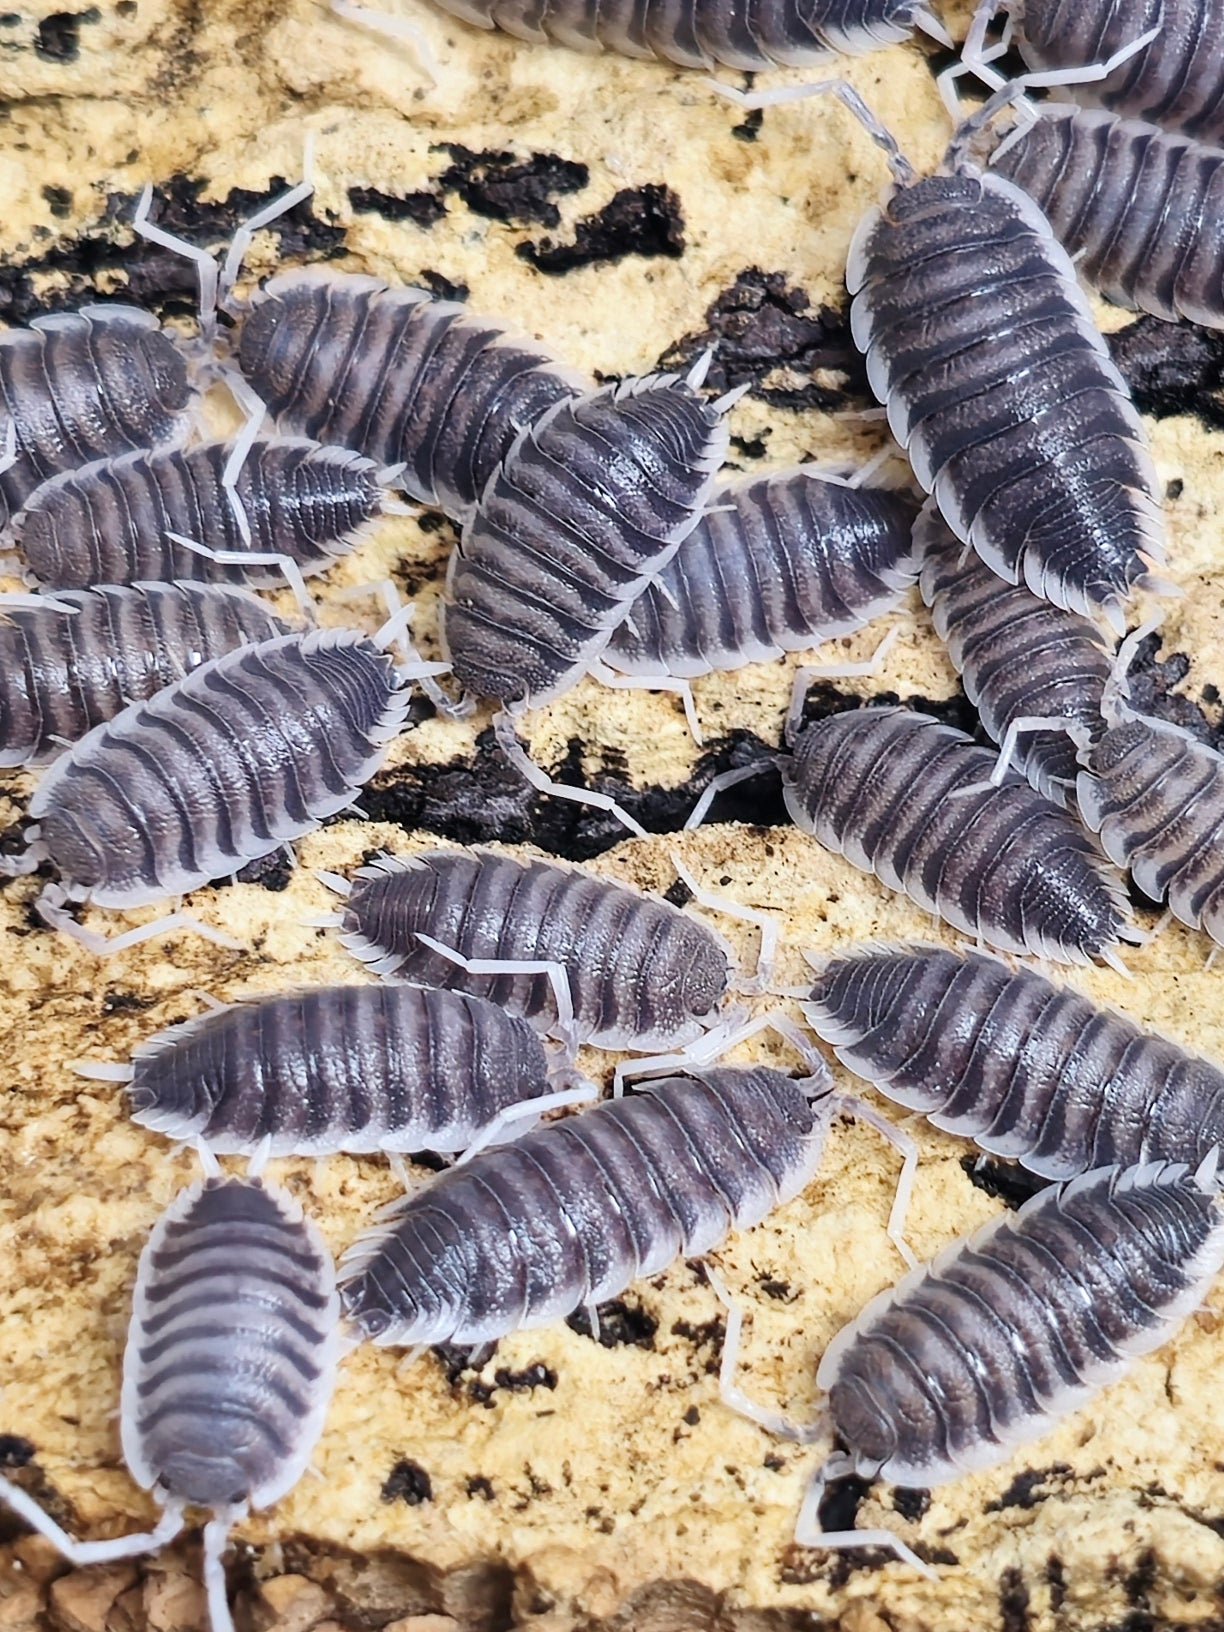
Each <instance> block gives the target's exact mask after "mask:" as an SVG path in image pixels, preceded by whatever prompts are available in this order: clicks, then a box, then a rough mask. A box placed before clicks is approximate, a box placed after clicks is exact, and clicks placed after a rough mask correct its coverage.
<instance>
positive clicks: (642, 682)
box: [587, 586, 705, 748]
mask: <svg viewBox="0 0 1224 1632" xmlns="http://www.w3.org/2000/svg"><path fill="white" fill-rule="evenodd" d="M656 587H657V586H656ZM587 673H588V674H589V675H590V676H591V678H592V679H593V680H598V681H599V683H600V685H601V686H611V687H612V688H613V689H614V690H618V691H670V692H674V693H675V695H676V696H677V697H679V698H680V701H681V702H682V703H683V705H684V718H685V720H686V721H687V722H688V728H689V731H690V733H691V734H692V738H693V741H694V742H695V743H696V744H697V746H698V747H699V748H700V747H701V746H702V745H703V744H704V742H705V738H704V737H703V736H702V734H701V721H700V720H699V719H698V717H697V705H696V703H695V702H694V701H693V688H692V686H690V685H689V683H688V681H687V680H678V679H676V678H675V677H674V676H673V675H669V674H617V673H616V671H615V670H614V669H610V668H608V666H607V664H606V663H592V664H591V666H590V668H589V669H588V670H587Z"/></svg>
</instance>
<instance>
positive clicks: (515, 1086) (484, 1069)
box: [77, 985, 557, 1157]
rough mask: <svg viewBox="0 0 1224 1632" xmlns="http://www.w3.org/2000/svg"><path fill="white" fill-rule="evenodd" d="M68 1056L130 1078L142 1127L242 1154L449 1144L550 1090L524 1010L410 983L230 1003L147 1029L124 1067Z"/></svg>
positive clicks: (96, 1073)
mask: <svg viewBox="0 0 1224 1632" xmlns="http://www.w3.org/2000/svg"><path fill="white" fill-rule="evenodd" d="M77 1069H78V1070H79V1071H81V1073H82V1074H83V1075H85V1076H90V1077H98V1078H101V1079H102V1080H105V1081H117V1082H123V1083H126V1084H127V1094H128V1099H129V1103H130V1106H131V1111H132V1118H133V1120H134V1121H136V1122H138V1123H140V1124H141V1125H142V1126H143V1127H146V1128H151V1129H153V1130H154V1131H155V1132H157V1133H161V1134H165V1135H166V1137H167V1138H170V1139H176V1140H184V1141H190V1142H192V1143H196V1144H203V1145H206V1146H207V1147H208V1148H209V1149H210V1150H212V1151H214V1152H215V1153H217V1154H235V1155H244V1156H251V1157H256V1156H262V1155H268V1156H330V1155H333V1154H334V1153H335V1152H337V1151H352V1152H357V1153H360V1152H369V1151H380V1150H387V1151H416V1150H432V1151H438V1152H440V1153H442V1154H444V1155H452V1154H454V1153H455V1152H457V1151H461V1150H465V1149H468V1148H470V1147H471V1146H472V1144H473V1142H474V1141H475V1139H476V1138H477V1135H478V1134H485V1133H487V1132H488V1130H489V1129H490V1128H491V1127H496V1128H500V1127H503V1126H506V1125H508V1124H511V1123H513V1122H515V1121H517V1120H519V1118H520V1117H521V1116H523V1115H524V1114H525V1113H526V1114H532V1115H537V1116H538V1115H539V1113H540V1111H541V1110H547V1109H549V1108H550V1104H553V1103H556V1102H557V1101H556V1098H552V1099H549V1098H548V1097H547V1096H549V1095H550V1084H549V1076H548V1060H547V1058H546V1056H545V1053H544V1047H543V1044H542V1043H541V1042H540V1039H539V1037H538V1036H537V1034H536V1032H535V1031H534V1030H533V1028H532V1027H531V1026H529V1025H528V1024H527V1022H526V1021H525V1020H520V1019H517V1018H515V1017H514V1016H512V1015H509V1014H506V1013H505V1012H504V1010H502V1009H500V1008H498V1007H497V1006H496V1005H495V1004H493V1003H487V1002H485V1000H484V999H483V998H480V997H471V996H469V995H467V994H465V993H462V992H449V991H430V990H426V989H422V988H420V987H417V986H385V985H380V986H324V987H316V988H314V989H312V990H309V991H300V992H291V993H285V994H282V995H279V996H276V997H268V998H261V999H258V1000H255V1001H252V1002H245V1003H237V1004H233V1005H231V1006H227V1007H223V1008H220V1009H217V1010H214V1011H213V1012H212V1013H210V1014H204V1015H201V1016H200V1017H199V1018H198V1019H195V1020H188V1021H186V1022H184V1023H183V1024H182V1025H178V1026H172V1027H171V1028H170V1029H169V1030H168V1031H163V1032H160V1033H159V1034H158V1035H157V1036H155V1037H151V1038H150V1039H149V1040H148V1041H147V1042H144V1043H142V1044H141V1045H140V1047H139V1048H137V1050H136V1052H135V1054H134V1055H133V1057H132V1062H131V1064H130V1065H128V1066H110V1065H102V1064H94V1063H90V1064H88V1065H82V1066H78V1068H77ZM265 1147H266V1148H265Z"/></svg>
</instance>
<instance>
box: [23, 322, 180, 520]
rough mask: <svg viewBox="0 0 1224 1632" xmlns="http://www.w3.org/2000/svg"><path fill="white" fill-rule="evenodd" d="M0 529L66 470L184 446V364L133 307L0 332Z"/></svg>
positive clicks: (155, 326)
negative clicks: (140, 450)
mask: <svg viewBox="0 0 1224 1632" xmlns="http://www.w3.org/2000/svg"><path fill="white" fill-rule="evenodd" d="M0 396H2V398H3V404H2V406H0V453H2V450H3V448H4V445H5V443H6V441H7V443H8V449H9V454H8V457H9V458H10V459H11V463H9V462H8V460H7V459H5V458H3V457H0V524H2V523H3V522H4V521H5V520H7V518H8V516H9V515H10V514H11V513H12V512H13V511H15V510H17V509H18V508H19V507H20V506H21V505H22V504H23V503H24V502H25V500H26V499H27V498H28V497H29V495H30V494H31V493H32V492H33V491H34V489H35V488H36V487H37V486H38V485H39V484H40V483H41V482H44V481H46V480H47V479H48V477H51V476H55V475H57V474H58V473H59V472H60V471H62V470H71V469H73V468H74V467H75V466H78V465H87V464H89V463H91V462H92V461H93V460H95V459H99V458H103V457H106V456H109V455H112V454H117V453H127V452H130V451H132V450H134V449H136V448H152V447H159V446H161V445H162V444H164V443H174V442H181V441H183V440H184V438H185V437H186V436H187V433H188V431H189V430H190V428H191V420H192V415H193V412H194V406H195V399H194V393H193V391H192V388H191V385H190V383H189V380H188V375H187V363H186V360H185V359H184V357H183V356H182V355H181V354H180V352H179V351H178V350H177V349H176V348H175V346H174V343H173V342H172V341H171V340H170V338H169V337H168V336H167V335H165V334H163V332H162V331H161V329H160V328H159V326H158V323H157V319H156V318H155V317H153V316H151V315H150V314H149V313H148V312H144V311H141V310H140V309H139V308H138V307H136V306H119V305H115V306H83V307H82V308H81V309H80V311H79V312H60V313H56V314H55V315H53V316H50V317H36V318H35V319H34V320H33V322H32V323H31V324H30V327H29V328H28V329H11V330H9V331H8V332H7V333H6V334H3V335H0Z"/></svg>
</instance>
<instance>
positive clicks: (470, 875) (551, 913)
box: [341, 850, 730, 1048]
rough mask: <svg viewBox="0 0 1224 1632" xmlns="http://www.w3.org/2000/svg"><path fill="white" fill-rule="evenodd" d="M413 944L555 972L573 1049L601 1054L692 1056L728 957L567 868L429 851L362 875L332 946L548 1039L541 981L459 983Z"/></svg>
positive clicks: (700, 929)
mask: <svg viewBox="0 0 1224 1632" xmlns="http://www.w3.org/2000/svg"><path fill="white" fill-rule="evenodd" d="M419 933H424V934H426V935H429V936H430V937H431V938H432V939H434V940H436V941H440V942H441V943H442V944H443V945H444V946H447V947H449V948H451V949H452V950H453V951H456V952H459V953H460V954H462V956H464V957H465V958H481V959H483V958H497V959H505V960H511V961H513V962H536V961H539V960H547V961H549V962H552V963H558V964H560V965H561V966H562V967H563V968H564V970H565V971H566V974H567V976H568V980H569V989H570V996H571V999H572V1001H573V1006H574V1020H575V1029H576V1031H577V1034H578V1037H579V1038H580V1039H581V1040H582V1041H585V1042H590V1043H595V1044H597V1045H598V1046H600V1047H605V1048H616V1047H622V1046H632V1047H634V1048H667V1047H676V1046H681V1045H682V1044H683V1043H685V1042H691V1041H692V1040H693V1039H694V1038H695V1037H697V1036H699V1035H700V1034H701V1032H702V1031H703V1029H704V1028H705V1026H707V1025H708V1024H709V1023H710V1022H711V1021H712V1020H713V1018H714V1014H715V1011H716V1009H717V1007H718V1005H719V1003H720V1002H721V1001H722V999H723V997H724V996H725V994H726V991H727V986H728V980H729V970H730V963H729V957H728V952H727V948H726V946H725V945H724V943H723V942H722V941H721V940H720V939H719V937H718V936H716V935H715V934H714V933H713V932H712V931H711V930H709V929H708V928H707V927H706V926H705V925H704V924H703V923H701V922H700V920H698V919H696V918H692V917H690V916H688V915H687V914H686V913H683V912H681V911H679V910H678V909H677V908H676V907H673V906H671V905H670V904H669V903H668V902H666V901H659V900H655V899H654V898H653V897H651V896H646V895H641V894H639V893H638V892H637V891H636V890H631V889H629V888H627V887H626V886H625V885H623V884H615V883H613V882H612V881H611V880H609V879H604V878H597V877H594V876H592V875H590V874H586V873H582V872H580V871H579V870H578V869H576V868H566V867H557V866H552V865H550V864H549V863H547V862H543V861H529V862H520V861H516V860H515V859H514V858H513V857H511V856H500V855H495V854H492V853H490V852H487V851H480V850H467V851H460V850H438V851H428V852H425V853H424V854H422V855H418V856H413V857H411V858H408V859H396V858H393V857H384V858H382V859H381V860H380V861H377V862H375V863H374V864H373V865H372V866H370V867H365V868H362V869H361V870H360V871H359V872H358V873H357V874H356V875H355V877H354V879H353V889H352V894H351V895H350V896H349V899H348V903H347V906H346V909H345V912H344V915H343V921H342V925H341V940H342V941H343V942H344V944H345V946H347V947H348V949H349V951H351V952H352V953H353V954H354V956H356V957H358V958H360V959H361V960H362V961H363V962H365V963H368V964H370V965H371V967H372V968H373V969H374V970H375V972H376V973H378V974H382V975H388V976H393V977H394V978H395V979H397V980H405V981H412V982H414V983H417V984H420V985H424V986H439V987H444V988H449V989H452V990H457V991H465V992H474V993H475V994H477V995H478V996H481V997H485V998H487V999H488V1000H489V1001H490V1002H492V1003H495V1004H497V1005H498V1007H500V1008H503V1009H506V1010H507V1011H508V1012H509V1013H511V1014H517V1015H522V1016H523V1017H524V1018H526V1019H528V1020H530V1021H532V1022H533V1023H534V1024H535V1025H536V1026H537V1027H539V1028H540V1029H541V1030H545V1031H547V1030H549V1029H550V1028H552V1027H553V1026H555V1025H556V1023H557V1007H556V1003H555V1001H554V999H553V993H552V987H551V986H550V984H549V982H548V979H547V977H546V976H544V975H537V974H513V973H507V974H504V975H501V974H499V975H469V974H466V973H465V972H464V971H463V970H462V969H460V967H459V966H458V965H457V964H455V963H452V962H451V961H450V960H449V959H447V958H444V957H442V956H441V954H439V953H437V952H434V951H432V950H431V949H430V948H428V947H426V946H423V945H422V944H421V942H420V941H418V940H417V935H418V934H419Z"/></svg>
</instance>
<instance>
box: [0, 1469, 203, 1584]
mask: <svg viewBox="0 0 1224 1632" xmlns="http://www.w3.org/2000/svg"><path fill="white" fill-rule="evenodd" d="M0 1501H2V1502H3V1503H4V1504H5V1506H6V1507H8V1508H11V1509H12V1511H13V1512H14V1513H16V1515H17V1517H18V1518H19V1519H24V1520H25V1522H26V1524H28V1525H29V1526H30V1529H31V1530H33V1531H35V1532H36V1534H38V1535H40V1536H41V1537H42V1538H43V1540H44V1541H47V1542H50V1544H51V1546H52V1547H54V1548H55V1550H56V1552H57V1553H59V1554H60V1555H61V1557H63V1558H66V1559H67V1560H68V1562H69V1564H71V1565H73V1566H74V1568H76V1569H81V1568H83V1567H84V1566H85V1565H86V1564H109V1563H110V1562H111V1561H112V1560H114V1559H118V1558H136V1557H138V1556H139V1555H140V1554H141V1553H156V1552H159V1551H160V1550H161V1548H163V1547H164V1546H165V1545H166V1543H167V1542H169V1541H173V1540H174V1538H175V1536H177V1535H178V1533H179V1531H180V1530H181V1529H182V1528H183V1509H182V1507H181V1506H179V1505H171V1506H168V1507H167V1508H166V1509H165V1511H164V1512H163V1514H162V1516H161V1518H160V1519H159V1520H158V1521H157V1523H156V1524H155V1525H154V1527H153V1529H152V1530H148V1531H144V1532H142V1533H141V1534H140V1535H135V1536H113V1537H112V1538H111V1539H110V1540H109V1541H78V1540H77V1539H76V1537H75V1536H70V1535H69V1534H68V1532H67V1531H66V1530H62V1529H61V1528H60V1526H59V1525H58V1524H56V1522H55V1520H54V1519H53V1518H51V1517H50V1515H49V1514H47V1513H44V1512H43V1510H42V1508H41V1507H39V1505H38V1503H37V1502H36V1501H34V1500H33V1498H32V1497H30V1496H28V1495H27V1494H26V1492H25V1491H24V1490H22V1489H21V1487H20V1486H19V1485H15V1484H13V1483H12V1481H11V1480H9V1479H6V1478H4V1476H3V1475H2V1474H0Z"/></svg>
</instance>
